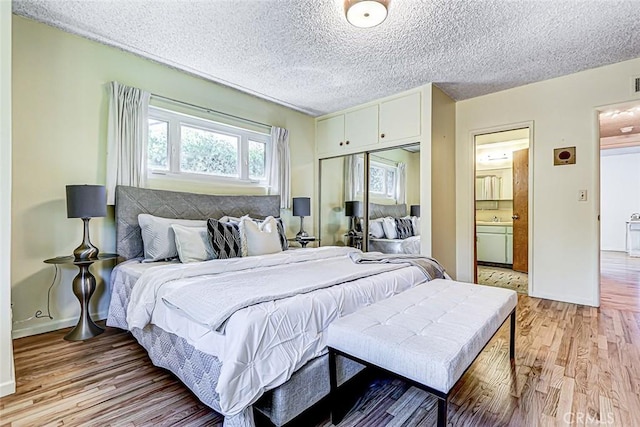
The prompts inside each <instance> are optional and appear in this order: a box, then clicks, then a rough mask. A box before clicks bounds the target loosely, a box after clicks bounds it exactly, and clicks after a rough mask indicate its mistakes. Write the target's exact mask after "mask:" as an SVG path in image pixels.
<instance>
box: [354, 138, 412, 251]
mask: <svg viewBox="0 0 640 427" xmlns="http://www.w3.org/2000/svg"><path fill="white" fill-rule="evenodd" d="M368 230H369V231H368V245H367V248H368V250H369V251H376V252H383V253H393V254H400V253H409V254H419V253H420V144H415V145H411V146H406V147H399V148H393V149H388V150H382V151H376V152H374V153H371V154H370V156H369V224H368Z"/></svg>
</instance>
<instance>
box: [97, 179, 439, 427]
mask: <svg viewBox="0 0 640 427" xmlns="http://www.w3.org/2000/svg"><path fill="white" fill-rule="evenodd" d="M140 213H149V214H153V215H156V216H159V217H164V218H181V219H191V220H197V219H203V220H204V219H207V218H220V217H223V216H236V217H239V216H242V215H244V214H249V215H250V216H251V217H253V218H264V217H267V216H279V213H280V210H279V198H278V196H208V195H197V194H190V193H179V192H170V191H161V190H149V189H140V188H134V187H123V186H120V187H117V189H116V239H117V252H118V254H120V255H121V256H122V257H123V258H124V259H125V261H124V262H122V263H121V264H119V265H118V266H117V267H116V268H115V269H114V271H113V274H112V278H111V292H112V295H111V302H110V307H109V315H108V319H107V325H108V326H113V327H118V328H122V329H126V330H129V331H131V333H132V335H133V336H134V337H135V338H136V339H137V340H138V342H139V343H140V344H141V345H142V346H143V347H144V348H145V349H146V350H147V352H148V353H149V357H150V359H151V360H152V362H153V363H154V364H155V365H157V366H160V367H163V368H166V369H168V370H170V371H171V372H173V373H174V374H175V375H176V376H177V377H178V378H179V379H180V380H181V381H182V382H183V383H184V384H185V385H186V386H187V387H189V388H190V389H191V390H192V391H193V393H194V394H195V395H196V396H197V397H198V398H199V399H200V400H201V401H202V402H203V403H205V404H207V405H208V406H210V407H211V408H213V409H214V410H215V411H217V412H219V413H221V414H223V415H224V416H225V421H224V425H225V427H231V426H243V427H247V426H253V425H254V420H253V414H254V410H256V411H259V412H261V413H263V414H264V415H265V416H266V417H267V418H268V419H269V420H270V421H271V422H272V423H273V424H274V425H277V426H281V425H284V424H286V423H287V422H289V421H291V420H292V419H294V418H295V417H296V416H297V415H299V414H300V413H302V412H303V411H304V410H305V409H307V408H309V407H310V406H312V405H313V404H315V403H316V402H318V401H319V400H320V399H322V398H323V397H325V396H327V395H328V393H329V379H328V378H329V376H328V374H329V371H328V370H329V368H328V360H327V359H328V357H327V354H326V337H325V336H324V329H325V328H326V327H327V326H328V323H330V322H331V320H333V319H335V318H337V317H339V316H342V315H345V314H348V313H350V312H353V311H355V310H357V309H358V308H359V307H361V306H364V305H368V304H371V303H373V302H375V301H378V300H381V299H384V298H388V297H390V296H392V295H394V294H397V293H399V292H402V291H404V290H407V289H409V288H411V287H414V286H417V285H420V284H423V283H425V282H426V281H427V280H428V279H426V278H425V274H424V272H423V271H421V269H419V268H417V267H416V266H415V265H407V264H396V265H389V264H386V265H381V264H376V263H372V264H369V265H366V266H363V267H362V269H359V270H358V269H355V268H354V267H353V265H354V263H353V262H351V264H349V265H350V266H347V264H348V261H347V260H346V258H348V257H351V256H353V255H357V252H359V251H356V250H354V249H353V248H344V247H343V248H337V247H335V248H316V249H296V250H288V251H283V252H280V253H277V254H272V255H260V256H255V257H243V258H234V259H220V260H213V261H205V262H198V263H189V264H181V263H179V262H176V261H163V262H152V263H146V262H141V258H142V256H143V254H144V251H143V246H142V238H141V232H140V226H139V224H138V214H140ZM349 262H350V261H349ZM326 266H331V268H326ZM314 269H315V270H314ZM323 270H324V271H330V270H331V271H341V272H342V273H340V274H336V276H339V277H335V278H334V277H329V276H328V275H326V274H325V273H323ZM355 270H357V271H355ZM294 271H297V273H295V274H294V273H293V272H294ZM252 274H253V276H252ZM443 274H444V272H443ZM308 276H309V277H310V276H313V277H314V278H315V279H314V280H312V281H309V280H307V277H308ZM334 282H335V283H334ZM338 282H339V283H338ZM342 282H344V283H342ZM238 283H242V284H243V286H238ZM267 284H269V286H266V285H267ZM271 284H273V285H274V286H271ZM276 285H278V286H279V287H280V288H281V289H280V288H278V286H276ZM285 285H286V286H285ZM252 286H253V287H252ZM243 293H245V294H249V295H250V298H249V299H251V298H253V300H252V301H251V303H250V305H245V306H242V307H241V308H237V307H236V306H235V305H234V304H235V301H236V300H234V299H233V298H235V297H236V296H237V295H236V294H243ZM191 304H193V305H191ZM231 308H234V310H231ZM227 311H228V312H229V313H231V314H228V315H227V316H226V317H225V315H224V313H226V312H227ZM256 331H257V332H256ZM362 369H363V366H362V365H360V364H358V363H355V362H353V361H349V360H346V359H340V360H339V361H338V364H337V373H338V378H339V382H340V383H342V382H344V381H346V380H348V379H350V378H352V377H353V376H354V375H356V374H357V373H358V372H360V371H361V370H362Z"/></svg>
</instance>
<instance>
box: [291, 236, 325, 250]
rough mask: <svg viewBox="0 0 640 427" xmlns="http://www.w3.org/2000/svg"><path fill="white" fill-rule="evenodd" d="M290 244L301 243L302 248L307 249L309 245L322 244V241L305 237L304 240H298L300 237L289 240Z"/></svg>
mask: <svg viewBox="0 0 640 427" xmlns="http://www.w3.org/2000/svg"><path fill="white" fill-rule="evenodd" d="M287 240H288V241H290V242H296V243H300V247H303V248H306V247H307V245H308V244H309V243H312V242H318V244H320V239H316V238H315V237H312V236H311V237H303V238H298V237H294V238H293V239H287Z"/></svg>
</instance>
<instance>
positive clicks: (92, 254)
mask: <svg viewBox="0 0 640 427" xmlns="http://www.w3.org/2000/svg"><path fill="white" fill-rule="evenodd" d="M103 216H107V192H106V189H105V187H104V185H86V184H85V185H67V218H82V221H83V222H84V236H83V237H82V243H81V244H80V246H78V247H77V248H75V249H74V251H73V257H74V258H75V260H76V261H83V260H89V259H96V258H98V254H99V253H100V251H99V250H98V248H97V247H95V246H94V245H92V244H91V239H89V220H90V219H91V218H95V217H103Z"/></svg>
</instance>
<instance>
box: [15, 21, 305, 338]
mask: <svg viewBox="0 0 640 427" xmlns="http://www.w3.org/2000/svg"><path fill="white" fill-rule="evenodd" d="M3 28H4V26H3ZM3 40H4V38H3ZM12 42H13V58H12V61H13V62H12V67H13V81H12V84H13V95H14V96H13V111H12V112H13V119H12V122H13V145H12V149H13V175H12V177H13V180H12V181H13V182H12V185H13V206H12V227H11V229H12V233H13V239H12V248H11V250H12V252H11V272H12V279H11V280H12V298H13V304H14V306H13V314H14V316H13V317H14V319H13V321H14V324H13V325H14V328H13V331H14V337H18V336H23V335H32V334H35V333H41V332H46V331H50V330H53V329H58V328H62V327H66V326H71V325H73V324H75V322H76V321H77V318H78V314H79V310H80V308H79V304H78V301H77V299H76V297H75V296H74V295H73V292H72V290H71V281H72V279H73V277H74V276H75V274H76V273H77V269H76V268H75V267H73V266H71V267H64V268H63V274H62V277H61V278H60V279H59V281H58V282H57V283H56V285H55V286H54V287H53V288H52V295H51V302H52V303H51V310H52V315H53V317H54V320H48V319H30V318H31V317H32V316H33V314H34V313H35V311H36V310H44V309H46V302H47V288H48V287H49V285H50V284H51V281H52V279H53V272H54V269H53V267H52V266H50V265H46V264H44V263H43V260H45V259H47V258H51V257H54V256H59V255H65V254H70V253H71V252H72V251H73V248H75V247H76V246H77V245H78V243H80V240H81V239H82V221H80V220H79V219H67V216H66V212H65V185H67V184H84V183H86V184H104V182H105V180H106V176H105V169H106V146H107V142H106V133H107V132H106V130H107V91H106V86H107V83H108V82H109V81H112V80H117V81H119V82H121V83H123V84H126V85H130V86H135V87H140V88H143V89H146V90H148V91H150V92H152V93H155V94H159V95H164V96H167V97H170V98H174V99H179V100H181V101H185V102H188V103H191V104H195V105H201V106H206V107H210V108H213V109H216V110H220V111H223V112H226V113H229V114H233V115H236V116H240V117H244V118H247V119H251V120H255V121H258V122H261V123H269V124H271V125H275V126H281V127H285V128H287V129H289V135H290V141H289V142H290V144H291V164H292V170H291V176H292V184H291V186H292V196H293V197H296V196H311V195H312V194H313V189H314V176H315V171H314V161H313V158H314V119H313V118H312V117H310V116H308V115H305V114H302V113H299V112H297V111H293V110H291V109H288V108H285V107H282V106H280V105H276V104H274V103H272V102H268V101H265V100H262V99H259V98H256V97H254V96H251V95H247V94H244V93H241V92H239V91H237V90H234V89H230V88H227V87H224V86H221V85H217V84H214V83H211V82H208V81H206V80H204V79H201V78H197V77H194V76H191V75H188V74H186V73H183V72H180V71H177V70H175V69H172V68H170V67H166V66H163V65H160V64H158V63H156V62H153V61H149V60H146V59H143V58H140V57H138V56H135V55H133V54H130V53H126V52H123V51H121V50H119V49H115V48H112V47H108V46H104V45H101V44H99V43H96V42H93V41H90V40H86V39H84V38H81V37H78V36H74V35H71V34H68V33H65V32H63V31H60V30H58V29H55V28H52V27H49V26H46V25H43V24H39V23H36V22H33V21H30V20H27V19H25V18H22V17H18V16H14V17H13V41H12ZM3 52H4V50H3ZM153 186H154V187H155V188H166V189H176V190H181V191H194V192H202V193H224V194H231V193H235V194H246V193H263V194H264V193H265V189H264V188H252V187H247V186H235V187H232V186H228V185H201V184H200V185H198V184H194V183H192V182H189V183H187V182H180V183H175V182H173V183H168V182H161V181H159V180H156V181H154V183H153ZM3 194H5V193H3ZM313 202H314V201H313V200H312V210H311V211H312V212H316V210H315V207H314V206H313ZM282 216H283V218H284V219H285V221H287V223H288V229H289V234H290V235H294V234H295V232H296V231H297V227H298V222H297V221H296V220H297V218H295V219H293V218H291V212H290V210H285V211H282ZM305 221H306V226H307V230H308V231H309V232H310V233H313V232H314V230H313V229H312V224H313V218H306V220H305ZM91 240H92V242H93V243H94V244H96V246H98V247H99V248H100V250H102V251H104V252H112V251H114V249H115V227H114V218H113V210H112V209H109V210H108V216H107V217H106V218H94V219H92V220H91ZM110 267H111V266H110V265H109V264H108V263H96V264H94V265H93V266H92V270H93V272H94V274H95V275H96V278H97V280H98V287H97V291H96V294H94V297H93V298H92V306H91V312H92V313H93V314H95V316H96V317H98V318H104V317H105V316H106V312H107V308H108V303H109V290H108V283H109V282H108V281H109V272H110ZM3 301H4V300H3ZM28 319H30V320H28Z"/></svg>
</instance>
